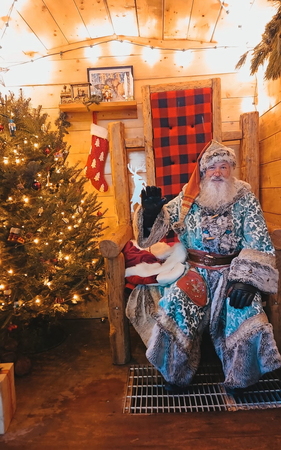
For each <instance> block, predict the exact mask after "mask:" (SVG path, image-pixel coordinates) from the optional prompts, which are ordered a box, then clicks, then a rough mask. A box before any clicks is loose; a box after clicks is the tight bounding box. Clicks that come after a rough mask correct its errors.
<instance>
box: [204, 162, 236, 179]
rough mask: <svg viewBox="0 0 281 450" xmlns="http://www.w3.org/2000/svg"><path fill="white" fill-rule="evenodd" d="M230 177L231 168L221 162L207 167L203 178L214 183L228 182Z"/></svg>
mask: <svg viewBox="0 0 281 450" xmlns="http://www.w3.org/2000/svg"><path fill="white" fill-rule="evenodd" d="M230 175H231V166H230V164H229V163H228V162H226V161H221V162H217V163H214V164H212V165H211V166H209V167H208V168H207V170H206V173H205V178H207V179H209V180H211V181H214V182H223V181H225V180H228V179H229V177H230Z"/></svg>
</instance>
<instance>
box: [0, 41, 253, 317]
mask: <svg viewBox="0 0 281 450" xmlns="http://www.w3.org/2000/svg"><path fill="white" fill-rule="evenodd" d="M102 54H103V55H106V54H110V52H108V53H107V49H106V44H103V48H102ZM237 57H238V54H237V52H236V53H235V54H232V53H231V49H230V50H229V53H227V51H225V50H219V49H218V50H214V49H211V50H210V49H205V50H202V51H200V52H194V54H193V60H192V62H191V63H190V65H189V66H188V67H184V66H176V65H175V62H174V54H173V52H171V51H168V50H162V51H161V53H160V59H159V61H158V62H157V63H156V64H155V65H154V66H149V65H148V64H147V63H146V62H144V61H143V59H142V56H141V49H140V48H139V47H137V46H135V47H133V50H132V52H131V56H129V57H127V59H126V60H123V61H122V62H120V61H119V60H118V59H116V58H113V57H106V56H104V57H103V58H102V59H101V60H99V62H98V63H96V64H94V65H93V64H92V63H91V62H90V61H89V60H88V59H87V58H86V57H85V56H84V53H82V50H80V51H78V50H77V51H73V52H69V53H65V54H63V56H62V57H61V58H60V57H55V56H53V57H50V58H46V59H43V60H41V61H37V62H34V63H30V64H26V65H22V66H19V67H17V68H16V69H14V70H10V71H9V72H8V73H7V74H5V83H6V87H3V86H2V85H0V89H1V92H2V93H4V94H5V93H7V92H8V91H9V90H10V91H12V92H14V93H15V94H17V93H18V92H19V89H20V88H22V89H23V93H24V95H25V96H26V97H30V98H31V103H32V105H33V106H34V107H37V106H38V105H42V106H43V111H44V112H47V113H48V115H49V120H50V121H51V122H53V121H54V120H55V119H56V118H57V117H58V114H59V108H58V105H59V102H60V92H61V90H62V88H63V86H64V85H65V84H69V83H78V82H81V83H82V82H86V81H87V68H89V67H115V66H124V65H132V66H133V74H134V94H135V95H134V96H135V100H136V101H137V113H138V115H137V119H124V120H122V122H123V123H124V126H125V139H126V143H127V159H128V162H129V163H130V164H131V166H132V167H133V168H136V167H141V166H142V165H143V163H144V161H145V159H144V150H143V115H142V95H141V88H142V86H143V85H147V84H164V83H174V82H183V81H191V80H194V79H206V78H212V77H214V78H217V77H219V78H221V92H222V131H223V132H225V131H237V130H239V120H240V115H241V114H242V113H244V112H249V111H254V110H255V108H256V107H255V104H256V92H257V89H256V88H257V86H256V79H255V78H254V77H248V76H247V78H246V79H245V78H243V79H242V78H241V75H239V74H238V73H236V72H235V71H234V66H235V63H236V61H237ZM112 121H116V119H114V117H113V118H112V120H103V119H100V120H98V125H100V126H102V127H107V126H108V123H109V122H112ZM91 122H92V115H91V114H87V113H85V114H80V113H79V114H78V113H73V114H71V127H70V128H69V129H68V130H69V134H68V135H67V136H66V140H67V142H68V144H69V145H71V149H70V154H69V157H68V161H69V162H70V163H76V162H78V161H79V163H80V165H81V167H84V166H85V164H86V161H87V157H88V153H89V151H90V145H91V134H90V127H91ZM225 144H227V145H230V146H232V147H233V148H234V149H235V151H236V152H237V156H238V157H239V142H238V141H228V142H225ZM239 173H240V168H239V166H238V167H237V171H236V175H237V176H239ZM140 175H141V176H142V178H143V180H144V181H146V172H145V171H143V172H141V173H140ZM105 178H106V181H107V183H108V185H109V189H108V191H107V192H104V193H99V200H100V201H101V202H102V205H103V206H102V208H103V210H107V212H106V214H105V225H106V226H108V227H109V228H113V227H115V226H116V221H117V215H116V208H115V203H114V189H113V185H112V175H111V162H110V155H108V158H107V160H106V164H105ZM129 178H130V193H131V196H132V193H133V190H134V183H133V180H132V176H131V175H130V177H129ZM87 189H88V191H89V192H91V191H93V190H94V187H93V186H92V185H91V183H90V181H89V182H88V184H87ZM99 308H100V311H102V312H100V314H101V315H105V305H100V307H99ZM94 314H95V315H97V314H99V313H97V312H96V311H95V312H94Z"/></svg>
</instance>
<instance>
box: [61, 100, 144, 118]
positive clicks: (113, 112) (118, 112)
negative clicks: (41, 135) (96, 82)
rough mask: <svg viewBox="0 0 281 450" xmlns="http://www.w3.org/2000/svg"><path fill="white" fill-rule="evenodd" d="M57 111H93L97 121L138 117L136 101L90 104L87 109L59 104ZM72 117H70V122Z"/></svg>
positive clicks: (85, 107)
mask: <svg viewBox="0 0 281 450" xmlns="http://www.w3.org/2000/svg"><path fill="white" fill-rule="evenodd" d="M59 109H60V111H63V112H66V113H68V114H69V113H70V114H71V113H76V114H77V113H91V112H92V111H95V112H96V113H97V116H98V119H136V118H137V117H138V115H137V102H136V100H130V101H128V102H101V103H100V104H99V105H97V104H96V103H92V105H89V108H87V106H86V105H84V104H83V103H75V102H73V103H61V104H60V105H59ZM76 114H75V116H76ZM71 116H72V114H71ZM73 116H74V115H73ZM75 116H74V117H75ZM74 117H72V120H73V119H74Z"/></svg>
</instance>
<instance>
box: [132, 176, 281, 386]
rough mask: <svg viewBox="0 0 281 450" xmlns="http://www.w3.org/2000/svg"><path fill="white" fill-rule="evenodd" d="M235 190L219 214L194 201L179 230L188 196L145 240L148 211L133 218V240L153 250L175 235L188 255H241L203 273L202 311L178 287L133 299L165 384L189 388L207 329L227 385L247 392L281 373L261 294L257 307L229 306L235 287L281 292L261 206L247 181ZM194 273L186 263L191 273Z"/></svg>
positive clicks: (148, 289)
mask: <svg viewBox="0 0 281 450" xmlns="http://www.w3.org/2000/svg"><path fill="white" fill-rule="evenodd" d="M235 186H236V195H235V197H234V199H233V200H232V202H231V203H228V204H226V205H223V206H221V207H220V208H219V209H217V210H216V211H214V210H211V209H208V208H206V207H202V206H200V204H199V202H198V201H195V202H194V203H193V205H192V206H191V209H190V211H189V212H188V214H187V216H186V217H185V220H184V227H182V229H180V230H179V228H177V225H176V224H177V223H178V221H179V214H180V210H181V203H182V198H183V192H181V193H180V194H179V195H178V196H177V197H176V198H175V199H173V200H171V201H170V202H169V203H168V204H167V205H165V206H164V207H163V209H162V211H161V212H160V214H159V215H158V217H157V219H156V221H155V223H154V225H153V227H152V230H151V233H150V235H149V236H148V237H147V238H145V237H144V235H143V215H142V208H141V207H139V208H138V209H137V211H136V213H135V220H134V232H135V238H136V240H137V243H138V245H139V246H140V247H142V248H149V247H150V246H151V245H153V244H155V243H157V242H159V241H160V239H162V238H163V237H164V236H165V235H166V234H167V232H168V231H169V230H170V229H174V230H175V231H176V232H177V233H178V238H179V240H180V242H181V244H182V245H183V246H184V247H185V248H186V249H195V250H202V251H205V252H213V253H217V254H221V255H230V254H233V253H235V252H239V255H238V256H237V257H235V258H234V259H233V260H232V262H231V265H230V266H225V267H223V268H221V266H220V268H218V270H208V269H205V268H197V270H198V272H199V273H200V274H201V275H202V276H203V278H204V279H205V282H206V284H207V290H208V298H207V304H206V305H205V306H204V307H200V306H197V305H196V304H194V303H193V302H192V301H191V300H190V299H189V297H188V296H187V295H186V294H185V293H184V292H182V291H181V290H180V289H179V288H178V287H177V285H176V282H174V283H172V284H170V285H167V286H140V285H139V286H137V287H136V288H135V289H134V290H133V291H132V293H131V295H130V297H129V300H128V304H127V308H126V314H127V317H128V318H129V320H130V321H131V323H132V324H133V326H134V327H135V329H136V330H137V332H138V333H139V334H140V336H141V338H142V340H143V342H144V343H145V345H146V347H147V351H146V356H147V358H148V360H149V361H150V362H151V364H153V365H154V366H155V367H156V368H157V369H158V370H159V372H160V373H161V374H162V375H163V377H164V378H165V379H166V381H168V382H170V383H173V384H177V385H179V386H186V385H188V384H189V383H190V382H191V380H192V378H193V376H194V375H195V373H196V371H197V368H198V365H199V362H200V356H201V353H200V344H201V338H202V334H203V332H204V330H209V333H210V336H211V339H212V341H213V344H214V347H215V350H216V353H217V354H218V356H219V358H220V360H221V362H222V367H223V371H224V374H225V382H224V384H225V385H226V386H227V387H231V388H235V387H240V388H243V387H246V386H249V385H251V384H254V383H255V382H257V381H258V380H259V379H260V377H261V376H262V375H263V374H264V373H266V372H270V371H272V370H275V369H277V368H279V367H281V356H280V354H279V351H278V349H277V346H276V342H275V340H274V335H273V329H272V325H271V324H270V323H269V322H268V319H267V316H266V314H265V312H264V310H263V307H262V299H261V295H260V294H256V296H255V298H254V300H253V302H252V304H251V305H250V306H249V307H244V308H243V309H235V308H233V307H231V306H230V305H229V299H228V298H227V295H226V291H227V283H228V282H229V281H237V282H243V283H249V284H251V285H253V286H255V287H257V288H258V289H259V290H260V291H261V292H262V293H263V294H273V293H276V292H277V287H278V271H277V269H276V268H275V252H274V248H273V245H272V242H271V240H270V237H269V234H268V230H267V227H266V223H265V220H264V217H263V213H262V210H261V207H260V204H259V202H258V200H257V198H256V197H255V195H254V194H253V193H252V192H251V191H250V186H249V185H248V184H247V183H245V182H243V181H240V180H235ZM210 238H211V239H210ZM188 268H189V264H188V262H186V271H187V270H188Z"/></svg>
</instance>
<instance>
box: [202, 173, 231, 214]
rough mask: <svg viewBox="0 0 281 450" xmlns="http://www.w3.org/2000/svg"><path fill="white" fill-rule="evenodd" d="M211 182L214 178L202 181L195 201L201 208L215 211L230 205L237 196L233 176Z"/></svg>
mask: <svg viewBox="0 0 281 450" xmlns="http://www.w3.org/2000/svg"><path fill="white" fill-rule="evenodd" d="M213 180H214V177H212V178H203V179H202V181H201V183H200V193H199V195H198V197H197V201H198V203H199V204H200V205H201V206H204V207H208V208H211V209H216V208H219V207H220V206H222V205H226V204H227V203H230V202H231V201H232V200H233V199H234V197H235V195H236V194H237V189H236V186H235V178H234V177H233V176H231V177H230V178H227V179H225V178H223V177H220V180H222V181H213Z"/></svg>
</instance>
